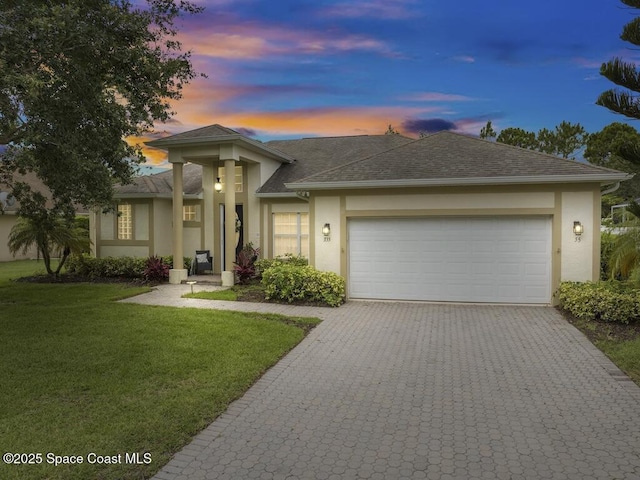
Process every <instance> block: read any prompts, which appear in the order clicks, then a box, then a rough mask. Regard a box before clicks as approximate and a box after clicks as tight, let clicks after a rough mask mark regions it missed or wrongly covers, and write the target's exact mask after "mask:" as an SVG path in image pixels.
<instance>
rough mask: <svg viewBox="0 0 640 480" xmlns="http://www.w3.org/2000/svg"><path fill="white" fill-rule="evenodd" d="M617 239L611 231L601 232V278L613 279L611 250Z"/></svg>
mask: <svg viewBox="0 0 640 480" xmlns="http://www.w3.org/2000/svg"><path fill="white" fill-rule="evenodd" d="M615 240H616V235H614V234H613V233H611V232H602V233H601V234H600V280H610V279H611V252H612V251H613V246H614V243H615Z"/></svg>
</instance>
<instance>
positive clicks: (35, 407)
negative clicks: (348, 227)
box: [0, 262, 317, 479]
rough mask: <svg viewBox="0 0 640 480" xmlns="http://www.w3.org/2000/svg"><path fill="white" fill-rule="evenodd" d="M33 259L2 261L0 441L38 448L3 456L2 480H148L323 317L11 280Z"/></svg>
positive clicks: (119, 289)
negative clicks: (171, 303) (191, 305)
mask: <svg viewBox="0 0 640 480" xmlns="http://www.w3.org/2000/svg"><path fill="white" fill-rule="evenodd" d="M34 264H35V262H10V263H0V309H1V310H0V311H1V312H2V314H1V315H0V332H1V333H0V338H1V339H2V349H0V365H2V367H3V368H2V369H0V385H2V388H1V389H0V405H2V409H0V445H2V450H3V452H2V453H5V452H9V453H14V454H16V453H24V454H34V455H31V456H29V455H27V456H23V457H18V459H19V460H30V461H32V462H33V464H28V465H7V464H5V463H4V462H3V463H0V478H3V479H36V478H47V479H86V478H100V479H127V478H131V479H132V478H136V479H138V478H146V477H149V476H150V475H152V474H153V473H154V472H155V471H157V470H158V469H159V468H160V467H161V466H162V465H164V464H165V463H166V462H167V461H168V460H169V458H170V457H171V455H172V454H173V453H174V452H176V451H177V450H179V449H180V448H181V447H182V446H184V445H185V444H186V443H188V441H189V439H190V438H191V437H192V436H193V435H194V434H196V433H197V432H198V431H200V430H201V429H203V428H204V427H205V426H207V425H208V424H209V423H210V422H211V421H212V420H213V419H214V418H215V417H216V416H218V415H219V414H220V413H222V412H223V411H224V410H225V409H226V407H227V405H228V404H229V403H230V402H232V401H233V400H234V399H236V398H238V397H239V396H241V395H242V394H243V393H244V392H245V391H246V389H247V388H248V387H249V386H250V385H251V384H253V383H254V382H255V380H256V379H257V378H258V377H259V376H260V375H262V374H263V373H264V372H265V371H266V370H267V369H268V368H269V367H270V366H272V365H273V364H274V363H275V362H277V361H278V359H280V358H281V357H282V356H283V355H284V354H285V353H286V352H287V351H289V350H290V349H291V348H293V347H294V346H295V345H296V344H297V343H299V342H300V340H302V338H303V337H304V335H305V330H307V329H308V326H309V325H310V324H311V325H313V324H316V323H317V321H316V320H312V319H295V321H294V322H291V319H289V320H288V322H287V323H285V322H284V321H283V319H284V317H279V316H275V315H262V314H244V313H238V312H223V311H203V310H196V309H177V308H175V309H174V308H161V307H148V306H141V305H133V304H119V303H115V302H114V300H116V299H119V298H124V297H127V296H131V295H135V294H137V293H140V292H141V291H144V290H145V287H135V288H134V287H129V286H123V285H118V284H34V283H18V282H12V281H9V278H16V277H20V276H23V275H29V274H31V273H32V270H33V268H34ZM37 268H41V267H39V266H38V267H37ZM38 453H39V454H41V455H40V456H36V455H35V454H38ZM55 456H58V457H59V458H58V459H57V458H56V457H55ZM74 457H75V458H74ZM79 459H81V460H82V463H81V464H77V462H78V460H79ZM56 460H60V461H62V462H63V463H62V464H60V465H58V466H55V465H54V464H53V463H55V461H56ZM64 462H76V464H68V463H64Z"/></svg>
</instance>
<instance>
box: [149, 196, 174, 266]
mask: <svg viewBox="0 0 640 480" xmlns="http://www.w3.org/2000/svg"><path fill="white" fill-rule="evenodd" d="M172 211H173V210H172V207H171V200H170V199H164V198H156V199H154V200H153V253H154V254H157V255H171V238H172V237H171V235H172V223H173V220H172V215H173V214H172Z"/></svg>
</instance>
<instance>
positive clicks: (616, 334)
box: [560, 310, 640, 343]
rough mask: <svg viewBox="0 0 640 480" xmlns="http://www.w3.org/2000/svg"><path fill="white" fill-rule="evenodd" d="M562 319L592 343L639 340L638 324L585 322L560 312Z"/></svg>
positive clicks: (639, 327)
mask: <svg viewBox="0 0 640 480" xmlns="http://www.w3.org/2000/svg"><path fill="white" fill-rule="evenodd" d="M560 313H562V315H563V316H564V318H565V319H566V320H567V321H568V322H569V323H570V324H571V325H573V326H574V327H576V328H577V329H578V330H580V331H581V332H582V333H584V334H585V336H586V337H587V338H588V339H589V340H591V342H592V343H595V342H600V341H606V340H612V341H616V342H627V341H631V340H636V339H639V338H640V322H633V323H629V324H628V325H625V324H622V323H607V322H599V321H585V320H580V319H577V318H575V317H574V316H573V315H570V314H569V313H567V312H565V311H562V310H560Z"/></svg>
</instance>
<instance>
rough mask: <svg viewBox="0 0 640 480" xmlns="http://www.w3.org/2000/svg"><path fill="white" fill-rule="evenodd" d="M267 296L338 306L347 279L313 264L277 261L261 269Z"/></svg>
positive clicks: (343, 296) (343, 297) (340, 302)
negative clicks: (318, 268) (316, 267)
mask: <svg viewBox="0 0 640 480" xmlns="http://www.w3.org/2000/svg"><path fill="white" fill-rule="evenodd" d="M262 285H263V286H264V287H265V298H266V299H267V300H269V299H274V300H281V301H285V302H287V303H293V302H300V301H302V302H310V303H322V304H326V305H329V306H330V307H337V306H339V305H341V304H342V303H343V302H344V299H345V281H344V278H342V277H341V276H340V275H338V274H336V273H333V272H322V271H320V270H316V269H315V268H313V267H312V266H310V265H302V266H300V265H297V264H289V263H278V262H275V263H274V264H273V265H272V266H269V267H267V268H266V269H265V270H264V271H263V272H262Z"/></svg>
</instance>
